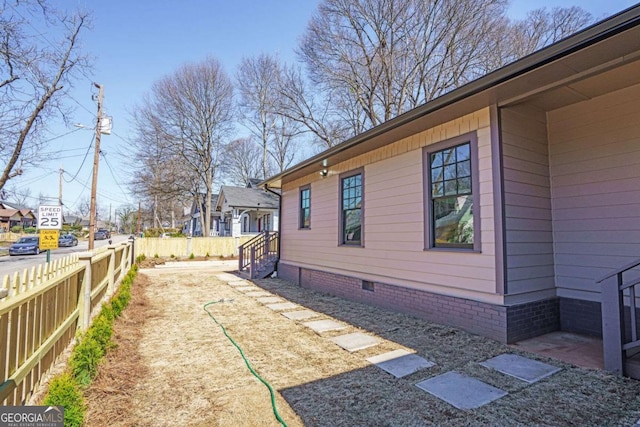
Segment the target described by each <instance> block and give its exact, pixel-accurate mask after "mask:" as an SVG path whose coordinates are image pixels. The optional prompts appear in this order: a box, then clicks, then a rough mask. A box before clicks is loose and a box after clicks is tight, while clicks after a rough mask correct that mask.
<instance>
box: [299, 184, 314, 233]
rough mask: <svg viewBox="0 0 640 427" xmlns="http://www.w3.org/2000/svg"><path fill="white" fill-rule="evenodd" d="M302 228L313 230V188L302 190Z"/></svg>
mask: <svg viewBox="0 0 640 427" xmlns="http://www.w3.org/2000/svg"><path fill="white" fill-rule="evenodd" d="M300 228H311V187H308V186H307V187H304V188H302V189H301V190H300Z"/></svg>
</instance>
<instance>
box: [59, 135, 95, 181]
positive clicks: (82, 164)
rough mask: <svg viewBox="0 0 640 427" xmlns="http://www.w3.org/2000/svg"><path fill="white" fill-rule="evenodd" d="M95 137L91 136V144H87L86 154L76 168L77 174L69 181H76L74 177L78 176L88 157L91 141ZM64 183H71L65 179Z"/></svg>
mask: <svg viewBox="0 0 640 427" xmlns="http://www.w3.org/2000/svg"><path fill="white" fill-rule="evenodd" d="M95 137H96V136H95V135H93V137H92V138H91V144H89V147H88V148H87V152H86V153H85V154H84V159H82V163H81V164H80V167H79V168H78V172H76V174H75V175H74V176H73V178H71V181H74V180H75V179H76V177H77V176H78V174H79V173H80V171H81V170H82V167H83V166H84V162H85V161H86V160H87V156H88V155H89V151H91V147H92V146H93V140H94V139H95ZM65 181H66V182H71V181H67V180H66V179H65Z"/></svg>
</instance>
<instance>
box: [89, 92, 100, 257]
mask: <svg viewBox="0 0 640 427" xmlns="http://www.w3.org/2000/svg"><path fill="white" fill-rule="evenodd" d="M93 85H94V86H95V87H97V88H98V119H97V120H96V152H95V154H94V156H93V179H92V181H91V207H90V209H89V211H90V212H89V250H93V246H94V237H95V232H96V230H95V228H96V192H97V187H98V162H99V161H100V131H101V127H102V98H103V96H104V89H103V87H102V85H99V84H98V83H94V84H93Z"/></svg>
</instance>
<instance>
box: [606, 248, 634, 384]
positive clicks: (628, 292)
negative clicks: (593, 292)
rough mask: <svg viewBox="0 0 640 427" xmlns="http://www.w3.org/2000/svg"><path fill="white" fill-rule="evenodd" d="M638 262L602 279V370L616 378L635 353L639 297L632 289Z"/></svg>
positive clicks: (622, 372)
mask: <svg viewBox="0 0 640 427" xmlns="http://www.w3.org/2000/svg"><path fill="white" fill-rule="evenodd" d="M638 266H640V259H638V260H635V261H633V262H632V263H629V264H627V265H625V266H622V267H620V268H619V269H618V270H616V271H614V272H612V273H610V274H607V275H606V276H604V277H602V278H601V279H600V280H598V281H597V283H600V284H601V295H602V345H603V351H604V354H603V355H604V368H605V370H607V371H610V372H613V373H616V374H618V375H626V374H627V373H626V372H625V365H626V362H627V359H628V358H629V357H630V356H632V355H634V354H635V353H638V351H639V349H640V339H639V336H638V319H639V318H640V316H639V314H640V313H639V312H638V309H637V304H638V301H637V299H636V298H638V297H640V295H638V293H637V292H636V286H638V285H640V271H639V270H638V269H636V267H638Z"/></svg>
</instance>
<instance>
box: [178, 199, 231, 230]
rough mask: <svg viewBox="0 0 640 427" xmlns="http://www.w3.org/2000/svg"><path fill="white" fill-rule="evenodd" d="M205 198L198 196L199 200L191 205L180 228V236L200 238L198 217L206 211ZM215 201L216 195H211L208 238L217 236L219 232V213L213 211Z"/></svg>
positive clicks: (200, 223)
mask: <svg viewBox="0 0 640 427" xmlns="http://www.w3.org/2000/svg"><path fill="white" fill-rule="evenodd" d="M205 198H206V194H204V193H202V194H200V198H199V199H198V200H197V201H194V202H193V203H192V204H191V209H190V210H189V212H188V213H187V214H186V215H185V219H184V223H183V226H182V234H184V235H186V236H194V237H202V221H201V220H200V216H201V215H202V212H205V210H206V207H205V203H204V200H205ZM217 199H218V195H217V194H212V195H211V230H210V233H209V235H210V236H219V235H220V230H221V225H220V212H216V209H215V203H216V200H217Z"/></svg>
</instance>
